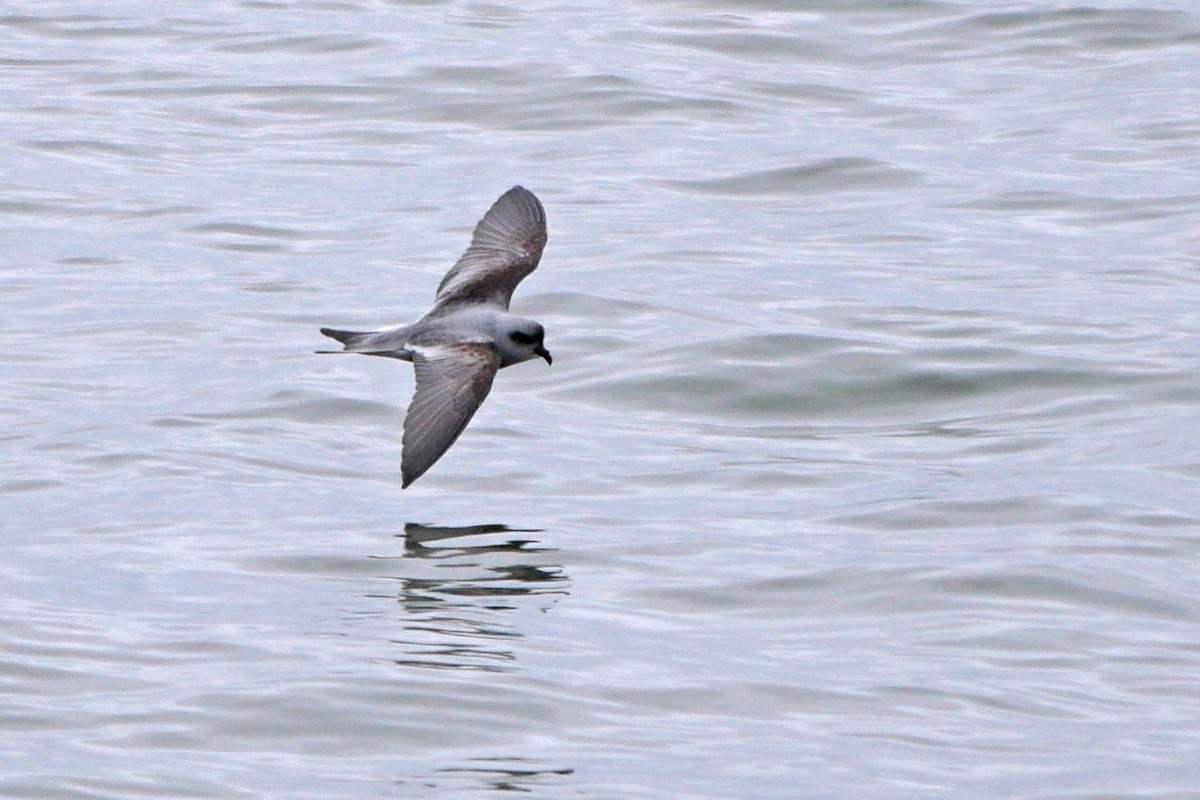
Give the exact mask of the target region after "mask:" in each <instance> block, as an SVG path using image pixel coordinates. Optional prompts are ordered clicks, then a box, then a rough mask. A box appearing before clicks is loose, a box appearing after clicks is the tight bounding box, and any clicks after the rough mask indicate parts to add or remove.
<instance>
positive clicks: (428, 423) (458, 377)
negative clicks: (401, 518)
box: [319, 186, 553, 488]
mask: <svg viewBox="0 0 1200 800" xmlns="http://www.w3.org/2000/svg"><path fill="white" fill-rule="evenodd" d="M545 246H546V211H545V209H543V208H542V204H541V202H540V201H538V199H537V198H536V197H534V195H533V193H532V192H530V191H529V190H527V189H525V188H523V187H521V186H514V187H513V188H511V189H509V190H508V191H507V192H505V193H504V194H503V195H501V196H500V199H499V200H497V201H496V202H495V203H494V204H493V205H492V207H491V208H490V209H488V212H487V213H486V214H484V215H483V219H481V220H479V224H478V225H476V226H475V233H474V235H473V236H472V237H471V246H470V247H468V248H467V251H466V252H465V253H463V254H462V257H461V258H460V259H458V263H456V264H455V265H454V266H453V267H451V269H450V271H449V272H447V273H446V277H444V278H442V282H441V283H440V284H439V285H438V289H437V296H436V297H435V298H434V302H433V308H431V309H430V310H429V312H428V313H426V314H425V316H423V317H421V318H420V319H419V320H417V321H416V322H414V323H412V324H411V325H398V326H395V327H391V328H382V329H380V330H377V331H367V332H358V331H342V330H335V329H333V328H321V333H323V334H325V335H326V336H328V337H330V338H331V339H336V340H338V341H339V342H341V343H342V344H343V345H344V347H343V349H342V350H336V351H334V350H325V351H319V352H339V353H341V352H346V353H362V354H364V355H368V356H386V357H388V358H399V359H401V360H403V361H411V362H412V365H413V368H414V370H415V371H416V375H417V389H416V394H415V395H414V396H413V399H412V402H411V403H410V404H409V406H408V413H407V415H406V416H405V418H404V436H403V439H402V445H401V451H402V455H401V458H400V474H401V478H402V487H403V488H408V486H409V485H410V484H412V482H413V481H415V480H416V479H417V478H419V477H421V476H422V475H424V474H425V471H426V470H428V469H429V468H430V467H432V466H433V465H434V463H435V462H437V460H438V459H439V458H441V457H442V455H443V454H444V453H445V452H446V451H447V450H449V449H450V445H452V444H454V442H455V440H456V439H458V437H459V434H461V433H462V432H463V430H464V429H465V428H466V427H467V423H468V422H470V421H471V417H472V416H474V414H475V412H476V411H477V410H478V409H479V406H480V405H481V404H482V403H483V400H484V398H486V397H487V395H488V392H489V391H491V388H492V380H493V379H494V378H495V377H496V372H497V371H498V370H500V369H503V368H504V367H510V366H512V365H513V364H520V363H521V362H522V361H529V360H530V359H533V358H544V359H546V363H547V364H551V363H553V361H552V359H551V357H550V351H549V350H547V349H546V346H545V343H544V339H545V330H544V329H543V328H542V326H541V325H540V324H538V323H537V322H535V321H533V320H531V319H526V318H524V317H518V316H515V315H513V314H509V313H508V304H509V302H510V301H511V300H512V293H513V290H514V289H516V288H517V284H518V283H520V282H521V280H522V279H523V278H525V276H526V275H528V274H529V273H531V272H533V271H534V270H535V269H537V265H538V261H539V260H540V259H541V257H542V249H543V248H544V247H545Z"/></svg>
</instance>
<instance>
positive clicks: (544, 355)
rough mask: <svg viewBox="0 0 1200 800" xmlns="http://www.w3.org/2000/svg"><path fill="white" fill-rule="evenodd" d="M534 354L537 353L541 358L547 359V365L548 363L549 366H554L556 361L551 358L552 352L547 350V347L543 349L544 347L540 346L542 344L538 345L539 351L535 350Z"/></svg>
mask: <svg viewBox="0 0 1200 800" xmlns="http://www.w3.org/2000/svg"><path fill="white" fill-rule="evenodd" d="M533 352H535V353H537V354H538V355H539V356H541V357H542V358H544V359H546V363H547V364H553V363H554V359H553V358H551V357H550V351H549V350H547V349H546V348H545V347H543V346H542V345H540V344H539V345H538V348H537V350H534V351H533Z"/></svg>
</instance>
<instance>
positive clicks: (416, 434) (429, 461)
mask: <svg viewBox="0 0 1200 800" xmlns="http://www.w3.org/2000/svg"><path fill="white" fill-rule="evenodd" d="M412 350H413V359H412V361H413V366H414V367H415V368H416V372H417V392H416V394H415V395H414V396H413V400H412V403H410V404H409V406H408V414H407V416H405V418H404V439H403V452H402V455H401V457H400V474H401V476H402V479H403V483H402V485H403V487H404V488H407V487H408V485H409V484H410V483H412V482H413V481H415V480H416V479H417V478H419V477H421V476H422V475H424V474H425V471H426V470H427V469H429V468H430V467H432V466H433V464H434V462H436V461H437V460H438V459H439V458H441V457H442V454H443V453H445V452H446V451H447V450H449V449H450V445H452V444H454V440H455V439H457V438H458V436H459V434H460V433H462V432H463V429H464V428H466V427H467V423H468V422H470V421H471V417H472V416H474V415H475V411H476V409H478V408H479V406H480V404H481V403H483V400H484V398H485V397H487V395H488V392H489V391H491V388H492V379H493V378H495V377H496V371H497V370H498V369H500V356H499V355H497V354H496V350H495V348H494V347H493V346H492V345H490V344H484V343H476V342H458V343H453V344H438V345H420V346H415V347H413V348H412Z"/></svg>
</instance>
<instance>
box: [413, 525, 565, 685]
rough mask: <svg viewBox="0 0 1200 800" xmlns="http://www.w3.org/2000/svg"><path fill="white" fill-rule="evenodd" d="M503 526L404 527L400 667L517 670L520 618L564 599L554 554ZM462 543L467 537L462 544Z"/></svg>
mask: <svg viewBox="0 0 1200 800" xmlns="http://www.w3.org/2000/svg"><path fill="white" fill-rule="evenodd" d="M536 533H540V531H536V530H516V529H512V528H509V527H507V526H505V525H472V526H469V527H465V528H447V527H435V526H430V525H419V524H416V523H409V524H407V525H405V526H404V544H405V548H404V549H405V554H404V557H403V558H402V559H394V560H395V562H396V563H397V565H398V566H399V567H400V570H399V571H400V573H401V574H398V575H396V578H395V579H396V580H397V581H398V582H399V584H400V590H399V595H398V599H399V601H400V604H401V606H402V607H403V609H404V610H405V612H407V613H406V615H405V621H404V625H403V633H402V634H401V636H400V638H398V639H395V640H393V641H394V643H395V644H398V645H400V646H402V647H403V649H404V651H405V652H404V655H403V656H402V657H401V658H398V659H396V663H397V664H400V665H401V666H408V667H423V668H430V669H455V670H485V671H505V670H510V669H513V668H514V664H515V659H516V655H515V653H514V647H515V646H516V642H517V641H518V640H520V639H521V638H522V636H523V635H524V633H523V628H522V618H523V617H527V616H528V615H529V614H531V613H533V612H537V613H541V612H544V611H547V610H549V609H550V608H551V607H552V606H553V605H554V603H555V602H556V601H557V600H558V598H559V597H561V596H563V595H565V594H567V591H568V584H567V576H566V574H565V573H564V571H563V568H562V565H561V564H559V563H557V561H556V559H555V553H557V550H555V549H553V548H545V547H537V546H536V545H537V540H536V539H533V538H532V537H531V536H530V534H536ZM466 537H486V538H471V539H469V540H467V541H463V539H465V538H466Z"/></svg>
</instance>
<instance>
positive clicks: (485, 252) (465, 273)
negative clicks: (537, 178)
mask: <svg viewBox="0 0 1200 800" xmlns="http://www.w3.org/2000/svg"><path fill="white" fill-rule="evenodd" d="M545 246H546V210H545V209H543V208H542V204H541V202H540V201H539V200H538V199H537V198H536V197H534V196H533V192H531V191H529V190H528V189H525V188H523V187H521V186H514V187H513V188H511V189H509V190H508V191H507V192H505V193H504V194H502V195H501V196H500V199H499V200H497V201H496V202H495V204H493V205H492V207H491V208H490V209H488V212H487V213H486V214H484V215H483V219H481V220H479V224H478V225H476V226H475V235H474V236H472V237H471V246H470V247H468V248H467V251H466V252H465V253H463V254H462V258H460V259H459V260H458V263H457V264H455V265H454V266H453V267H451V269H450V271H449V272H447V273H446V277H444V278H442V282H441V284H439V285H438V291H437V298H436V300H435V302H434V309H435V310H436V309H440V308H445V307H446V306H452V305H457V304H471V303H477V304H485V305H493V306H497V307H499V308H501V309H503V310H505V311H507V310H508V304H509V301H510V300H511V299H512V293H513V290H514V289H516V288H517V284H518V283H520V282H521V280H522V279H523V278H524V277H525V276H526V275H528V274H529V273H531V272H533V271H534V270H535V269H537V265H538V261H539V260H540V259H541V257H542V249H543V248H544V247H545Z"/></svg>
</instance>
